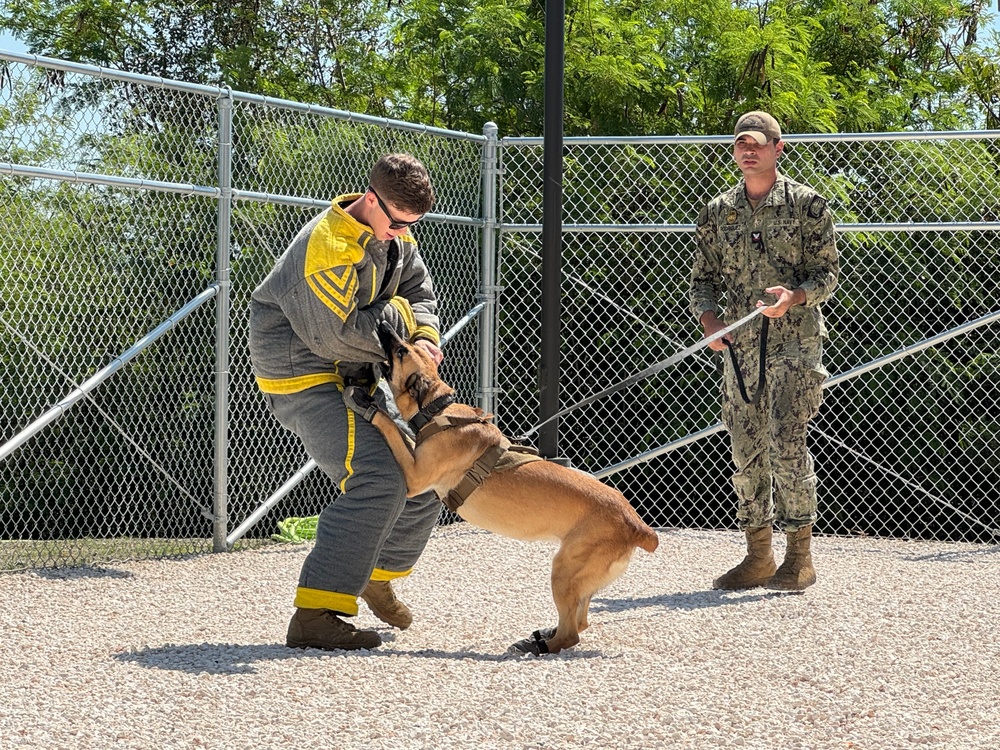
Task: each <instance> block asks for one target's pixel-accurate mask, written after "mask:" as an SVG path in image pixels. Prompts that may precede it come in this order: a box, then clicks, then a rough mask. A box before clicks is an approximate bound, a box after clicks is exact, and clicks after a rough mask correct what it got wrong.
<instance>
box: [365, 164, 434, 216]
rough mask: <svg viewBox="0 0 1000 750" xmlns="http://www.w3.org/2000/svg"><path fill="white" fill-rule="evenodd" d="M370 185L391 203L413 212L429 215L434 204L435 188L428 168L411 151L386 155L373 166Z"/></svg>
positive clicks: (369, 179)
mask: <svg viewBox="0 0 1000 750" xmlns="http://www.w3.org/2000/svg"><path fill="white" fill-rule="evenodd" d="M368 184H369V185H370V186H371V187H372V188H374V189H375V192H376V193H378V195H379V196H380V197H381V198H382V200H384V201H386V202H387V203H391V204H392V205H394V206H396V207H398V208H400V209H401V210H403V211H406V212H407V213H411V214H425V213H427V212H428V211H430V210H431V206H433V205H434V187H433V185H431V176H430V175H429V174H428V173H427V167H425V166H424V165H423V164H421V163H420V161H419V160H418V159H416V158H414V157H412V156H410V155H409V154H386V155H385V156H383V157H382V158H381V159H379V160H378V161H377V162H375V166H374V167H372V171H371V174H370V175H369V177H368Z"/></svg>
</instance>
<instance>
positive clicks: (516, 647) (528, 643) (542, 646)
mask: <svg viewBox="0 0 1000 750" xmlns="http://www.w3.org/2000/svg"><path fill="white" fill-rule="evenodd" d="M555 634H556V629H555V628H544V629H542V630H536V631H535V632H534V633H532V634H531V638H524V639H522V640H520V641H518V642H517V643H514V644H511V646H510V647H509V648H508V649H507V653H508V654H534V655H535V656H542V655H543V654H547V653H549V647H548V645H547V644H546V643H545V641H546V640H548V639H549V638H551V637H552V636H554V635H555Z"/></svg>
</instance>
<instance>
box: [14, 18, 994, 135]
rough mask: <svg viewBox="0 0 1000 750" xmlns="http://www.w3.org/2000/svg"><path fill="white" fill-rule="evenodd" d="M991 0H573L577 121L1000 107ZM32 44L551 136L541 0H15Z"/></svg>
mask: <svg viewBox="0 0 1000 750" xmlns="http://www.w3.org/2000/svg"><path fill="white" fill-rule="evenodd" d="M990 7H991V6H990V4H989V3H988V2H987V0H967V1H964V2H963V0H802V1H801V2H799V1H796V2H793V1H792V0H774V1H768V0H738V1H737V2H730V0H707V2H702V1H698V2H696V1H695V0H648V2H645V3H639V2H634V1H633V0H628V1H627V2H620V0H571V1H570V2H568V3H567V5H566V24H565V25H566V43H565V128H566V132H567V133H569V134H573V135H638V134H679V133H685V134H698V133H704V134H714V133H720V132H727V131H728V130H729V129H730V128H731V127H732V122H733V120H734V119H735V117H736V116H737V115H738V113H739V112H741V111H746V110H748V109H753V108H756V107H761V108H766V109H768V110H770V111H771V112H772V113H773V114H775V116H776V117H778V119H779V120H780V121H781V122H782V124H783V125H784V126H785V127H786V128H787V129H788V130H789V131H790V132H800V133H804V132H832V131H844V132H880V131H894V130H903V129H940V130H952V129H969V128H978V127H984V126H985V127H996V126H997V123H998V122H1000V118H998V113H1000V72H998V70H1000V69H998V66H997V60H998V59H1000V40H998V38H997V35H996V33H995V32H994V33H992V34H984V33H983V28H984V24H985V22H986V21H987V20H988V19H989V18H990V15H989V11H990ZM0 21H2V22H3V23H4V26H5V27H6V28H8V29H10V30H11V31H12V32H13V33H15V34H17V35H18V36H19V37H20V38H22V39H24V40H25V41H26V42H27V43H28V44H29V45H30V48H31V50H32V51H33V52H36V53H41V54H47V55H51V56H55V57H61V58H66V59H70V60H77V61H80V62H85V63H94V64H98V65H110V66H114V67H118V68H121V69H124V70H130V71H134V72H138V73H146V74H149V75H157V76H164V77H169V78H177V79H181V80H188V81H195V82H201V83H208V84H216V85H228V86H231V87H233V88H235V89H237V90H241V91H249V92H253V93H259V94H265V95H269V96H278V97H284V98H288V99H295V100H298V101H305V102H316V103H320V104H324V105H328V106H333V107H339V108H341V109H346V110H350V111H356V112H365V113H368V114H372V115H378V116H389V117H397V118H402V119H407V120H411V121H415V122H422V123H427V124H430V125H436V126H443V127H448V128H454V129H459V130H466V131H470V132H479V131H480V130H481V128H482V126H483V124H484V123H485V122H486V121H487V120H493V121H494V122H496V123H497V124H498V125H499V128H500V133H501V134H502V135H511V136H513V135H540V134H541V133H542V125H543V119H544V101H543V98H544V97H543V93H544V89H543V81H544V66H545V49H544V39H545V8H544V3H541V2H539V1H538V0H473V1H472V2H466V1H464V0H463V1H461V2H460V1H459V0H444V1H443V2H438V1H437V0H434V1H432V0H400V2H398V3H393V2H389V3H380V2H374V1H373V0H362V1H361V2H347V0H322V1H321V2H319V3H313V2H309V3H306V2H303V1H302V0H294V1H293V2H290V3H289V2H277V0H267V1H266V2H263V3H260V2H254V3H247V2H235V3H224V4H218V3H212V2H208V0H199V2H195V3H190V2H178V1H177V0H170V1H168V2H155V3H152V2H146V3H143V2H139V3H132V4H130V5H128V6H124V5H116V4H114V3H107V2H104V1H103V0H8V2H7V3H6V5H5V7H4V8H3V9H0Z"/></svg>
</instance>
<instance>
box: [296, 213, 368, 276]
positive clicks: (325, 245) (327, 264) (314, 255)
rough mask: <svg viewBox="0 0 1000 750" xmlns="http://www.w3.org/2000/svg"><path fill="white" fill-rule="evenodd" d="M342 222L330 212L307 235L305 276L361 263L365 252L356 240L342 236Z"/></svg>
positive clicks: (348, 236)
mask: <svg viewBox="0 0 1000 750" xmlns="http://www.w3.org/2000/svg"><path fill="white" fill-rule="evenodd" d="M344 223H345V222H343V221H342V220H341V219H340V217H338V216H337V215H336V214H335V213H333V212H332V211H331V212H330V213H328V214H327V215H326V216H325V217H323V220H322V221H321V222H319V223H318V224H317V225H316V227H315V228H314V229H313V231H312V234H310V235H309V244H308V245H307V247H306V260H305V274H306V276H311V275H312V274H314V273H317V272H319V271H325V270H327V269H330V268H336V267H338V266H353V265H355V264H357V263H360V262H361V259H362V258H363V257H364V256H365V251H364V250H363V249H362V247H361V245H359V244H358V239H357V238H355V237H352V236H351V235H350V234H348V235H345V234H343V231H342V230H343V229H344V228H345V227H343V226H338V225H342V224H344Z"/></svg>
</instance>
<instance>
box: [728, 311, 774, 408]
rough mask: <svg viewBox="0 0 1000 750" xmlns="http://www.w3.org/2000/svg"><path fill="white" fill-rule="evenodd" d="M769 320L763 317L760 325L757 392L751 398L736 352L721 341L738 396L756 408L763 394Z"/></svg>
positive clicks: (731, 346)
mask: <svg viewBox="0 0 1000 750" xmlns="http://www.w3.org/2000/svg"><path fill="white" fill-rule="evenodd" d="M770 324H771V319H770V318H768V317H767V316H765V317H764V322H763V323H761V324H760V355H759V356H758V358H757V360H758V364H759V367H758V370H757V390H755V391H754V394H753V398H751V397H750V396H748V395H747V387H746V384H745V383H744V382H743V370H742V369H741V368H740V363H739V360H737V359H736V350H735V349H734V348H733V345H732V342H730V341H727V340H726V339H723V340H722V341H723V342H724V343H725V345H726V348H728V349H729V357H730V359H732V361H733V372H735V373H736V387H737V388H739V389H740V396H741V397H742V398H743V400H744V401H745V402H746V403H748V404H750V405H751V406H756V405H757V402H758V401H760V394H761V393H763V392H764V365H765V364H766V357H767V331H768V329H769V328H770Z"/></svg>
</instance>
